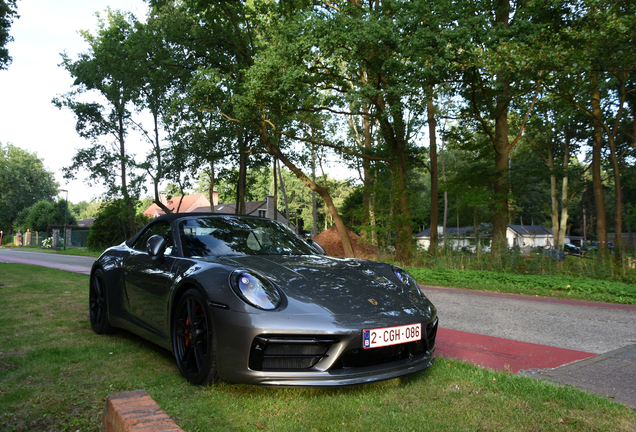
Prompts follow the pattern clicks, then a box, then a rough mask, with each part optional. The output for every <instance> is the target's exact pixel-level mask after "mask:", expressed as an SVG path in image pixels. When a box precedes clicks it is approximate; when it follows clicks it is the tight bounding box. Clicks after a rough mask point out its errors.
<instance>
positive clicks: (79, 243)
mask: <svg viewBox="0 0 636 432" xmlns="http://www.w3.org/2000/svg"><path fill="white" fill-rule="evenodd" d="M61 231H63V230H53V231H51V232H30V231H28V230H27V232H25V233H20V234H13V235H12V236H11V242H12V243H13V244H14V245H16V246H33V247H42V246H43V243H44V241H45V240H47V239H48V238H51V245H50V247H53V248H63V247H64V238H63V236H64V234H63V232H61ZM90 232H91V231H90V230H72V229H69V228H67V229H66V238H67V240H68V245H67V246H68V247H86V239H87V238H88V234H89V233H90ZM55 240H56V241H55ZM54 242H55V244H53V243H54ZM18 243H19V244H18Z"/></svg>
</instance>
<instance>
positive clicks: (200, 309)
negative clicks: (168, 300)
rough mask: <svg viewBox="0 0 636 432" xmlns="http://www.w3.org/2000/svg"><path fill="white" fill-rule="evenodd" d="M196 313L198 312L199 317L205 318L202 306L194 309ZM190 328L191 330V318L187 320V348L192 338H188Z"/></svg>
mask: <svg viewBox="0 0 636 432" xmlns="http://www.w3.org/2000/svg"><path fill="white" fill-rule="evenodd" d="M194 311H195V312H196V314H197V316H203V308H202V307H201V305H196V306H195V308H194ZM188 328H190V317H187V318H186V331H185V335H186V338H185V344H186V346H188V345H190V338H189V337H188Z"/></svg>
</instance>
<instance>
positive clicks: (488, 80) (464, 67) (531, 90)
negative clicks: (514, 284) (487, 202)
mask: <svg viewBox="0 0 636 432" xmlns="http://www.w3.org/2000/svg"><path fill="white" fill-rule="evenodd" d="M458 7H460V8H461V10H459V11H458V14H457V20H456V23H457V32H458V34H460V35H461V34H463V35H466V37H465V39H463V40H458V41H457V43H456V45H455V46H454V47H453V48H454V52H455V54H456V57H455V59H454V61H455V62H456V63H457V64H459V65H460V69H459V74H460V76H461V79H462V82H461V87H460V91H461V94H462V96H463V98H464V100H465V105H464V110H463V115H464V119H465V120H466V121H469V122H472V123H474V124H477V125H479V127H481V128H482V130H483V132H484V134H485V136H486V137H488V141H489V145H490V146H492V148H493V150H494V167H495V168H496V173H497V175H496V176H495V177H494V179H493V180H494V184H493V192H494V196H493V200H494V203H495V213H494V217H493V245H492V251H493V253H494V256H496V254H497V252H499V251H501V250H503V249H505V247H506V227H507V225H508V220H509V210H510V209H509V199H510V196H509V181H508V179H509V160H510V152H511V150H512V149H513V148H514V147H515V146H516V144H517V143H518V142H519V139H520V138H521V135H522V133H523V130H524V127H525V122H526V120H527V118H528V116H529V115H530V112H531V110H532V107H533V105H534V102H535V100H536V96H537V94H538V92H539V90H540V84H541V74H542V72H541V69H540V68H538V67H537V65H538V63H539V60H540V59H542V56H541V55H540V54H541V53H540V50H541V49H542V47H541V46H539V45H538V44H535V43H534V41H535V39H536V38H537V35H538V34H540V32H541V30H542V26H541V25H540V24H541V22H542V21H541V20H542V19H543V18H544V16H543V15H542V14H541V13H540V8H538V9H537V10H535V9H533V4H532V3H531V2H511V1H510V0H497V1H494V2H492V1H490V0H483V1H482V0H475V1H471V2H461V3H458ZM466 29H470V30H469V31H467V32H463V33H460V31H461V30H466ZM533 95H534V97H533ZM514 108H516V109H517V110H518V111H519V112H520V113H521V115H520V118H521V121H519V122H516V123H515V122H511V119H510V116H511V112H512V111H513V109H514Z"/></svg>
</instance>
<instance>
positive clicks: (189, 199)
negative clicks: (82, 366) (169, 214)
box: [144, 194, 209, 217]
mask: <svg viewBox="0 0 636 432" xmlns="http://www.w3.org/2000/svg"><path fill="white" fill-rule="evenodd" d="M198 200H202V201H204V202H207V203H209V201H208V199H207V198H206V196H205V195H204V194H194V195H185V196H184V197H183V200H182V199H181V197H180V196H177V197H172V198H171V199H170V200H168V201H167V202H165V203H164V204H165V205H166V207H168V208H169V209H170V210H171V211H173V212H176V210H177V207H178V208H179V212H180V213H189V212H193V211H194V210H195V209H191V207H192V206H193V205H194V204H195V203H196V202H197V201H198ZM208 209H209V207H208ZM155 213H156V214H157V215H162V214H165V212H164V211H163V210H162V209H161V207H159V206H158V205H157V204H155V203H152V205H150V207H148V209H147V210H146V211H145V212H144V214H145V215H146V216H150V217H153V216H155Z"/></svg>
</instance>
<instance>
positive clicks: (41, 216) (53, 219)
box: [13, 199, 77, 232]
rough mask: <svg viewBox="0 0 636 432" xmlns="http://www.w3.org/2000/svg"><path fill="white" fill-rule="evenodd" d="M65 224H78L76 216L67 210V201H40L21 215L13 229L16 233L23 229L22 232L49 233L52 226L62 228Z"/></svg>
mask: <svg viewBox="0 0 636 432" xmlns="http://www.w3.org/2000/svg"><path fill="white" fill-rule="evenodd" d="M69 207H70V206H69ZM65 222H66V224H67V225H75V224H76V223H77V219H76V218H75V215H74V214H72V212H71V211H70V209H67V207H66V201H65V200H63V199H60V200H58V201H57V202H53V201H38V202H37V203H35V204H34V205H33V206H31V207H29V208H27V209H24V210H23V211H22V212H21V213H20V215H19V216H18V219H17V220H16V222H15V223H14V226H13V227H14V229H15V230H16V231H17V230H18V229H21V230H22V232H25V231H26V230H27V229H30V230H31V231H33V232H35V231H49V229H50V227H51V226H56V227H61V226H64V223H65Z"/></svg>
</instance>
